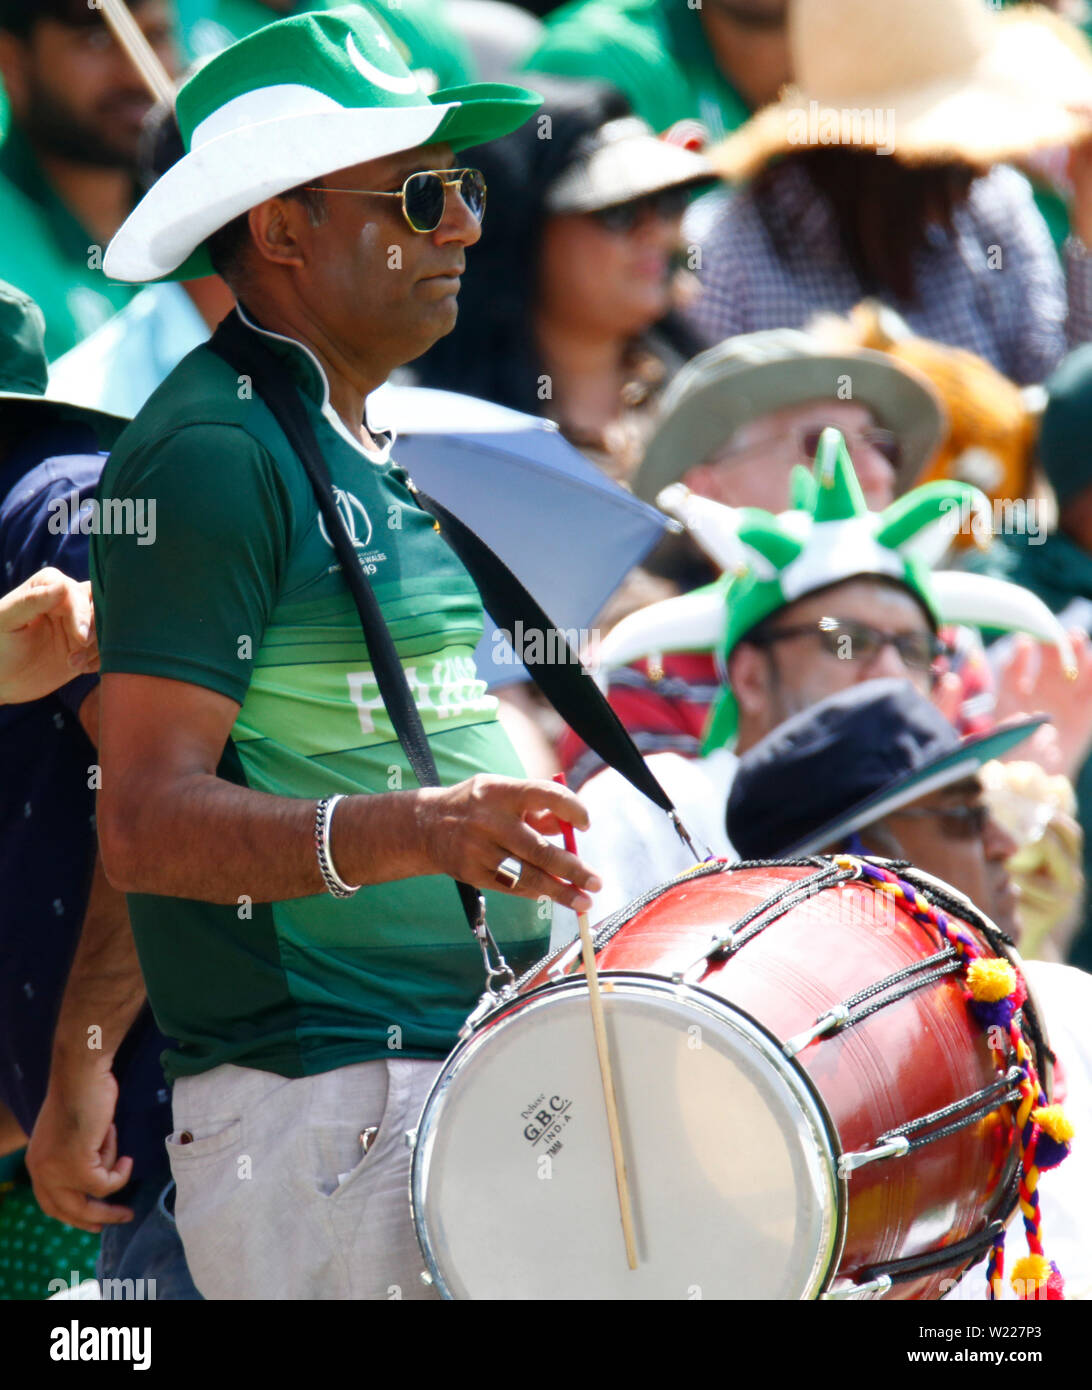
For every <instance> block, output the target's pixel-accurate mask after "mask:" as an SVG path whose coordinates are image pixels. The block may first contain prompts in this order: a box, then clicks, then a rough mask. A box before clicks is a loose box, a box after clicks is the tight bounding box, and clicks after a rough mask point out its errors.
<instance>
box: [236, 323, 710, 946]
mask: <svg viewBox="0 0 1092 1390" xmlns="http://www.w3.org/2000/svg"><path fill="white" fill-rule="evenodd" d="M209 347H210V348H211V349H212V351H213V352H215V353H216V354H217V355H218V356H219V357H222V358H223V359H224V361H225V362H227V363H228V365H229V366H231V367H233V368H234V369H235V370H236V371H237V372H239V373H241V374H242V375H244V376H248V377H249V378H250V381H251V386H252V389H254V390H255V391H257V393H258V394H259V396H261V398H262V400H263V401H264V402H265V404H266V405H267V406H268V408H269V410H270V411H271V412H272V414H273V416H274V418H275V419H276V421H277V423H278V424H279V425H280V427H281V429H282V430H283V431H284V434H285V438H286V439H287V440H288V442H289V444H290V445H291V446H292V448H293V449H294V450H295V452H296V454H297V455H298V456H299V459H300V462H301V463H302V465H303V467H304V470H305V471H306V473H307V476H308V478H309V479H310V481H311V486H312V487H313V489H314V492H315V497H316V499H317V501H318V505H319V511H320V513H321V515H322V518H323V520H324V522H325V523H326V531H327V534H328V535H329V537H330V540H331V542H332V544H333V546H334V550H335V552H336V554H337V557H338V559H339V560H340V561H341V568H342V573H343V574H344V576H345V582H346V583H347V584H348V586H349V590H350V592H351V593H352V596H353V601H354V602H355V604H356V607H357V611H358V612H359V614H360V621H361V625H362V627H363V630H364V636H365V639H366V641H367V644H368V652H369V655H370V656H371V661H372V667H373V669H374V670H375V674H376V680H377V683H378V686H379V693H380V695H381V696H382V698H383V704H384V706H385V707H386V710H387V712H388V714H389V715H390V717H391V722H392V723H393V725H394V729H395V733H396V734H397V735H398V740H399V742H400V743H401V745H402V748H403V749H404V751H405V754H406V758H407V760H408V761H409V764H410V767H411V768H412V769H413V772H414V775H415V776H416V778H417V780H418V782H419V783H420V784H421V786H423V787H435V786H439V785H440V780H439V775H438V773H437V771H436V763H435V760H434V759H433V756H432V750H431V748H430V747H429V744H428V738H427V737H426V735H425V731H424V727H423V725H422V724H421V716H420V714H419V712H418V710H417V705H416V703H415V701H414V699H413V695H412V693H411V691H410V688H409V683H408V681H407V680H406V674H405V671H404V670H403V667H402V663H401V661H400V660H399V659H398V653H397V651H396V649H395V645H394V640H393V639H392V637H391V635H390V631H389V629H388V627H387V624H386V621H385V620H384V618H383V614H382V611H381V609H380V607H379V602H378V600H377V599H376V597H375V593H374V591H373V589H372V586H371V584H370V583H369V581H368V577H367V575H366V574H365V573H364V570H363V569H362V567H361V565H360V563H359V562H358V560H357V557H356V551H355V549H354V547H353V543H352V538H351V537H350V536H349V533H348V531H347V530H346V529H345V523H344V520H343V519H342V516H341V513H340V512H339V510H338V507H337V502H336V500H335V498H334V493H333V486H332V483H331V480H330V473H329V469H328V468H327V466H326V461H325V459H324V458H323V457H322V451H321V450H320V448H319V445H318V441H317V440H316V438H315V434H314V431H313V430H312V428H311V423H310V421H309V420H308V418H307V412H306V411H305V410H304V408H303V403H302V401H301V399H300V396H299V392H298V389H297V387H296V384H295V381H294V380H293V378H292V375H291V373H290V372H289V370H288V368H287V367H286V366H285V364H284V363H283V362H282V361H281V360H280V358H279V357H278V356H277V354H276V353H274V352H271V351H270V350H269V348H268V347H267V346H266V345H265V343H263V342H262V340H261V338H260V337H259V336H258V335H257V334H256V333H254V332H253V331H251V330H250V329H248V328H246V327H244V326H243V323H242V321H241V320H240V318H239V316H238V314H237V313H231V314H229V315H228V317H227V318H226V319H225V320H224V321H223V323H221V325H220V327H219V328H218V329H217V330H216V332H215V333H214V334H213V336H212V338H211V340H210V342H209ZM414 491H415V493H416V495H417V498H418V500H419V502H420V503H421V505H422V507H424V508H425V509H426V510H427V511H429V512H430V513H431V514H432V515H433V516H435V517H436V519H437V521H438V522H439V524H440V526H441V528H442V530H443V532H444V534H445V535H446V538H447V540H448V542H449V544H450V545H451V546H452V548H453V549H454V550H455V552H456V554H458V556H459V558H460V559H461V560H462V562H463V564H464V565H465V566H466V568H467V570H468V571H469V572H470V575H471V577H472V578H473V579H474V582H475V583H476V584H477V586H478V589H479V592H480V593H481V596H482V602H483V604H484V606H485V608H486V610H487V611H488V612H489V613H490V614H491V615H492V617H493V619H494V621H496V622H499V623H501V624H507V626H508V628H509V631H512V630H514V629H515V625H516V623H517V622H519V621H522V623H523V626H524V628H525V629H534V630H536V631H539V632H542V633H543V635H544V637H546V636H547V635H549V640H547V641H546V642H545V643H544V646H545V647H546V649H547V650H548V651H549V650H552V651H553V652H554V653H555V654H556V653H557V652H558V651H559V650H564V651H565V652H566V653H567V654H568V657H569V660H567V661H562V662H557V663H548V662H545V661H543V662H527V663H526V665H527V669H528V671H529V672H530V674H531V676H532V678H533V679H534V681H535V682H536V684H537V685H538V686H539V688H540V689H541V690H542V692H543V694H544V695H545V696H546V698H547V699H548V700H549V701H550V702H551V704H552V705H553V706H554V708H555V709H556V710H557V712H558V713H559V714H560V715H561V717H562V718H563V719H564V720H565V721H566V723H568V724H569V725H570V727H571V728H572V729H573V730H574V732H575V733H576V734H577V735H578V736H579V737H580V738H582V739H583V740H584V741H585V743H587V744H588V746H589V747H590V748H592V749H594V751H595V752H596V753H598V754H599V756H600V757H601V758H602V759H603V760H604V761H605V762H606V763H608V764H609V765H610V766H612V767H614V768H616V769H617V770H618V772H620V773H621V775H622V776H623V777H625V778H626V779H627V780H628V781H629V782H631V783H632V785H633V786H635V787H636V788H637V789H638V790H639V791H641V792H643V793H644V794H645V796H647V797H649V798H650V799H651V800H652V801H653V802H655V804H656V805H657V806H659V807H660V808H661V809H662V810H663V811H665V812H666V813H667V814H668V815H669V816H670V817H671V819H672V820H673V822H674V823H675V827H676V829H677V831H678V832H679V835H680V836H681V837H682V839H683V840H684V841H685V842H686V843H687V844H688V845H690V847H691V849H693V844H692V842H691V840H690V837H689V835H688V834H687V833H686V831H685V829H684V827H683V826H682V823H681V821H680V820H679V818H678V815H677V813H676V811H675V808H674V806H673V805H672V802H671V800H670V798H669V797H668V795H667V793H666V792H665V791H664V790H663V788H662V787H661V786H660V784H659V782H658V781H657V780H656V778H655V777H654V776H653V774H652V772H651V771H650V769H649V767H648V764H647V763H646V762H645V760H644V758H643V757H642V756H641V754H640V751H639V750H638V748H637V746H636V745H635V744H634V742H633V740H632V739H631V738H630V736H629V734H628V733H627V732H626V730H625V728H624V726H623V725H622V722H621V721H620V720H619V718H618V716H617V715H616V714H615V712H614V710H613V709H612V708H611V707H610V705H609V704H608V702H607V700H606V698H605V697H604V696H603V694H602V693H601V692H600V690H599V688H598V686H596V684H595V682H594V681H593V680H592V679H591V678H590V677H589V676H588V674H587V672H586V670H585V668H584V667H583V665H582V664H581V662H580V660H579V657H578V656H577V655H576V653H575V652H573V651H572V649H571V648H570V647H569V644H568V641H567V640H566V638H565V636H564V633H563V632H561V631H560V630H559V629H557V628H556V627H555V625H554V624H553V622H551V620H550V619H549V618H548V617H547V615H546V614H545V613H544V612H543V610H542V608H541V607H540V606H539V604H538V603H537V602H536V601H535V599H534V598H533V597H532V596H531V594H530V593H528V591H527V589H526V588H525V587H524V586H523V584H522V583H521V582H520V581H519V580H518V579H517V578H516V576H515V575H514V574H513V573H512V571H511V570H510V569H509V568H508V566H507V565H506V564H505V563H504V561H503V560H501V559H500V557H499V556H498V555H496V554H495V553H494V552H493V551H492V550H491V549H490V548H489V546H487V545H486V544H485V542H484V541H483V540H481V538H480V537H479V536H477V535H476V534H475V533H474V532H473V531H472V530H471V529H470V528H469V527H468V526H466V525H465V524H464V523H463V522H461V521H460V520H459V519H458V518H457V517H456V516H454V515H453V514H452V513H451V512H450V511H448V510H447V508H446V507H443V506H441V505H440V503H438V502H436V501H435V500H434V499H432V498H430V497H427V496H426V495H425V494H423V493H420V492H417V491H416V489H414ZM694 855H695V858H699V857H700V856H699V855H698V853H697V851H696V850H694ZM457 887H458V889H459V895H460V897H461V898H462V902H463V907H464V910H465V911H466V914H467V919H468V920H469V921H470V922H471V925H472V926H475V924H476V923H479V922H480V921H481V916H482V903H481V895H480V894H479V893H478V891H477V890H476V889H474V888H471V887H470V886H469V885H468V884H465V883H457ZM475 929H476V927H475Z"/></svg>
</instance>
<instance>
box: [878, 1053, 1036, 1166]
mask: <svg viewBox="0 0 1092 1390" xmlns="http://www.w3.org/2000/svg"><path fill="white" fill-rule="evenodd" d="M1023 1074H1024V1073H1023V1070H1022V1069H1021V1068H1020V1067H1010V1068H1009V1069H1008V1072H1007V1073H1006V1074H1005V1075H1004V1076H1002V1077H1001V1078H1000V1079H999V1080H997V1081H993V1082H991V1083H990V1085H989V1086H983V1087H982V1089H981V1090H980V1091H975V1092H973V1093H972V1094H971V1095H969V1096H964V1097H963V1099H962V1100H957V1101H953V1102H952V1104H951V1105H945V1106H944V1107H943V1108H942V1109H940V1110H934V1111H932V1112H931V1113H930V1114H928V1115H921V1116H919V1118H918V1119H916V1120H907V1121H906V1123H905V1124H901V1125H896V1127H895V1128H894V1129H889V1130H887V1131H886V1133H884V1134H881V1135H880V1137H879V1138H878V1139H877V1141H876V1142H877V1143H878V1144H885V1143H888V1142H889V1141H890V1140H892V1139H895V1138H898V1137H902V1138H906V1139H908V1140H909V1146H908V1148H907V1152H908V1153H909V1152H912V1151H913V1150H914V1149H920V1148H923V1147H924V1146H925V1145H926V1144H931V1143H932V1142H933V1141H934V1139H946V1138H947V1137H948V1135H950V1134H956V1133H958V1131H959V1130H961V1129H966V1127H967V1126H968V1125H969V1124H973V1123H974V1121H975V1120H980V1119H982V1118H983V1116H985V1115H989V1114H991V1113H992V1112H993V1111H994V1110H996V1109H997V1107H998V1105H999V1104H1008V1103H1009V1102H1011V1101H1016V1100H1019V1099H1020V1087H1019V1086H1018V1085H1016V1084H1015V1083H1016V1082H1017V1081H1019V1080H1020V1079H1021V1078H1022V1077H1023ZM968 1106H971V1107H973V1108H972V1109H971V1110H970V1111H969V1112H968V1113H966V1114H961V1113H960V1112H962V1111H967V1107H968ZM952 1115H959V1116H960V1118H959V1119H958V1120H956V1121H955V1123H954V1124H950V1125H945V1126H944V1127H943V1128H942V1129H938V1130H932V1131H930V1133H928V1134H923V1135H920V1136H919V1137H917V1138H913V1137H911V1136H914V1135H916V1134H917V1133H918V1131H919V1130H922V1129H926V1128H927V1127H928V1126H930V1125H935V1124H939V1122H940V1121H941V1120H946V1119H948V1118H949V1117H950V1116H952Z"/></svg>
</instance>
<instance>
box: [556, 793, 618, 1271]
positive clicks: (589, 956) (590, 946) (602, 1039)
mask: <svg viewBox="0 0 1092 1390" xmlns="http://www.w3.org/2000/svg"><path fill="white" fill-rule="evenodd" d="M554 781H555V782H560V783H561V785H562V786H564V785H565V775H564V773H560V772H559V773H558V774H557V776H556V777H555V778H554ZM561 832H562V834H563V836H564V838H565V848H566V849H567V850H568V851H569V853H570V854H575V853H576V835H575V834H574V832H573V828H572V826H571V825H570V824H569V823H568V821H562V822H561ZM576 920H577V922H578V923H579V926H580V945H581V949H582V950H583V953H584V974H585V975H586V976H587V978H588V998H589V999H590V1000H591V1015H592V1029H593V1031H594V1033H595V1050H596V1052H597V1053H598V1056H599V1075H600V1077H601V1078H602V1081H603V1099H604V1101H605V1102H606V1107H607V1128H608V1129H609V1130H610V1150H611V1155H612V1157H613V1159H614V1182H615V1186H616V1187H617V1188H618V1210H619V1212H620V1213H621V1216H622V1235H623V1237H624V1239H625V1242H626V1261H627V1263H628V1264H629V1267H630V1269H636V1268H637V1242H636V1240H635V1239H634V1234H633V1207H632V1205H631V1203H630V1197H629V1179H628V1178H627V1177H626V1159H625V1154H623V1152H622V1128H621V1125H619V1123H618V1102H617V1100H616V1098H615V1094H614V1072H613V1070H612V1069H611V1064H610V1049H609V1048H608V1046H607V1023H606V1018H605V1016H604V1014H603V998H602V995H601V994H600V993H599V970H598V968H597V966H596V964H595V945H594V943H593V941H592V934H591V925H590V924H589V922H588V914H587V913H586V912H578V913H577V916H576Z"/></svg>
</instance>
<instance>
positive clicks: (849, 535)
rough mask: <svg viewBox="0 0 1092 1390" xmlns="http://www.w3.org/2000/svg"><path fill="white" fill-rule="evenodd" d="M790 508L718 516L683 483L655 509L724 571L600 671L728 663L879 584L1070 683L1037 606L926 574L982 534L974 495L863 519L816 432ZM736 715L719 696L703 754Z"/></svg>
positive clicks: (624, 630)
mask: <svg viewBox="0 0 1092 1390" xmlns="http://www.w3.org/2000/svg"><path fill="white" fill-rule="evenodd" d="M794 487H795V498H794V501H795V506H794V507H793V509H792V510H791V511H787V512H782V513H781V514H780V515H778V516H774V515H773V514H772V513H770V512H764V511H761V510H760V509H759V508H757V507H744V508H735V507H725V506H723V505H721V504H720V503H718V502H711V501H709V500H708V499H707V498H704V497H697V496H696V495H695V494H693V493H691V492H690V491H689V490H688V489H687V488H685V487H683V486H682V485H681V484H679V483H675V484H673V485H672V486H671V487H669V488H665V489H664V491H663V492H661V493H660V495H659V497H658V498H657V501H658V502H659V504H660V506H661V507H663V508H664V510H665V511H669V512H671V513H672V514H673V515H675V516H677V517H678V518H679V520H680V521H682V522H684V524H685V525H686V528H687V530H688V531H689V532H690V534H691V535H692V536H693V538H694V540H695V541H696V542H697V543H698V545H700V546H701V547H702V549H703V550H705V551H706V553H707V554H708V555H709V556H710V558H711V559H713V560H714V561H715V562H716V563H717V564H718V565H720V567H721V568H722V569H723V570H724V574H723V575H722V577H721V578H720V579H718V580H717V581H716V582H715V583H714V584H710V585H708V586H707V587H706V588H704V589H698V590H696V591H695V592H694V593H690V594H684V595H683V596H682V597H681V598H673V599H666V600H665V601H664V602H662V603H656V604H652V605H650V606H649V607H648V608H642V609H639V610H638V611H637V612H636V613H631V614H630V615H629V617H627V618H624V619H623V620H622V621H621V622H620V623H619V624H618V625H617V627H615V628H612V629H611V631H610V632H609V633H608V634H607V636H606V638H605V639H604V640H603V643H602V646H601V647H600V649H599V652H598V654H597V659H598V665H599V669H600V671H609V670H610V669H612V668H615V667H618V666H624V665H627V664H628V663H629V662H631V661H635V660H637V659H638V658H639V657H643V656H649V655H653V654H657V655H660V654H663V653H665V652H680V651H693V652H697V651H719V653H720V654H721V655H722V656H723V657H724V658H725V659H727V657H728V655H729V653H731V651H732V650H733V649H734V647H735V646H736V645H737V643H739V642H740V641H741V640H742V639H743V638H744V637H745V636H746V634H747V633H748V632H750V631H751V630H752V628H754V627H756V626H757V625H758V624H759V623H760V622H762V620H763V619H764V618H767V617H769V616H770V614H772V613H776V612H777V611H778V610H779V609H782V608H786V607H788V605H789V604H791V603H794V602H796V600H797V599H801V598H804V597H805V596H806V595H808V594H812V593H815V592H817V591H818V590H820V589H825V588H828V587H829V586H830V585H832V584H840V583H843V582H845V581H847V580H849V579H855V578H858V577H866V576H876V577H881V578H884V579H888V580H893V581H894V582H896V583H898V584H902V585H903V586H904V587H905V588H906V589H908V590H909V591H910V593H912V594H913V595H914V597H915V598H917V600H918V601H919V603H921V605H922V607H923V608H924V609H925V611H926V613H927V614H928V615H929V618H930V620H931V621H932V623H933V625H934V626H936V625H938V624H940V623H953V624H955V623H967V624H970V625H973V626H981V627H990V628H998V629H1001V630H1003V631H1016V632H1021V631H1022V632H1028V633H1030V634H1031V635H1032V636H1034V637H1037V638H1038V639H1039V640H1040V641H1042V642H1050V643H1053V644H1054V645H1055V646H1057V648H1058V650H1059V652H1060V653H1061V655H1062V660H1063V663H1064V665H1065V667H1066V669H1067V671H1071V672H1072V673H1073V674H1075V673H1076V663H1075V658H1074V654H1073V649H1072V646H1071V644H1070V642H1069V639H1068V637H1067V636H1066V634H1065V631H1064V629H1063V628H1062V626H1061V625H1060V623H1059V622H1058V620H1057V618H1056V617H1055V616H1054V615H1053V614H1052V613H1051V611H1050V609H1049V608H1047V606H1046V604H1044V603H1043V602H1042V600H1041V599H1039V598H1037V597H1036V596H1035V595H1034V594H1032V593H1031V592H1030V591H1029V590H1027V589H1024V588H1021V587H1020V586H1019V585H1017V584H1010V583H1008V582H1007V581H1006V580H1003V579H995V578H993V577H992V576H987V575H982V574H972V573H968V572H966V571H960V570H938V569H934V568H933V566H935V565H936V564H937V562H938V561H939V560H940V559H941V557H942V556H943V554H944V552H945V551H946V550H947V549H948V547H949V546H950V544H951V541H952V538H953V535H954V534H955V531H956V529H957V528H958V527H967V526H970V527H971V529H972V531H973V533H974V534H976V535H977V534H979V533H980V528H981V525H982V522H983V521H985V520H986V519H987V518H988V517H989V515H990V506H989V502H988V500H987V498H986V497H985V496H984V494H982V493H981V492H979V490H978V489H977V488H974V487H971V486H970V485H969V484H967V483H962V482H957V481H955V480H953V479H942V480H939V481H937V482H932V483H925V484H923V485H922V486H921V487H917V488H914V489H912V491H910V492H908V493H906V495H905V496H903V497H900V498H899V499H898V501H896V502H894V503H892V505H891V506H890V507H888V508H887V509H886V510H885V511H882V512H870V511H869V510H868V507H867V504H866V503H865V499H864V494H863V493H862V491H861V486H860V483H858V481H857V476H856V474H855V473H854V471H853V464H852V463H851V462H850V458H849V453H848V451H847V449H846V446H845V441H844V440H843V438H842V436H841V435H840V434H839V432H838V431H837V430H835V429H827V430H824V431H823V434H822V437H821V439H820V442H819V449H818V451H817V453H816V458H815V468H814V473H813V474H810V475H809V474H808V473H807V472H806V470H804V469H799V470H797V472H796V476H795V477H794ZM737 723H738V710H737V707H736V701H735V696H734V695H733V694H732V691H731V690H730V689H729V687H728V686H727V685H725V686H723V688H722V689H721V692H720V695H719V697H718V699H717V702H716V704H715V705H714V707H713V711H712V715H711V718H710V722H709V726H708V727H707V729H706V731H705V734H704V738H703V742H702V751H703V752H705V753H708V752H711V751H712V750H713V749H714V748H720V747H723V746H725V745H727V744H730V743H731V742H733V740H734V739H735V736H736V731H737Z"/></svg>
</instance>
